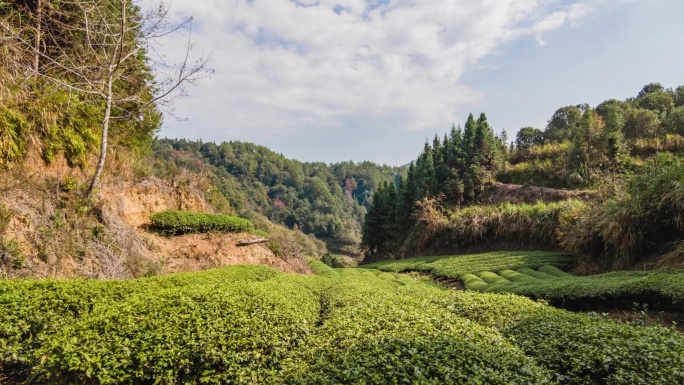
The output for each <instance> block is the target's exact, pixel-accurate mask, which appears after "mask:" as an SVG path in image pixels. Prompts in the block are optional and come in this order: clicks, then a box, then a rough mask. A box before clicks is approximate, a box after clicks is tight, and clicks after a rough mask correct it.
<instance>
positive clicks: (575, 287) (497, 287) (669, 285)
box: [465, 266, 684, 311]
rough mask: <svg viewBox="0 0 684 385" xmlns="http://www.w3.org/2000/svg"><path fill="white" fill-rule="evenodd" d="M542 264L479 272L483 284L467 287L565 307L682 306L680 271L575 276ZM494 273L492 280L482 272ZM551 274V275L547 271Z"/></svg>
mask: <svg viewBox="0 0 684 385" xmlns="http://www.w3.org/2000/svg"><path fill="white" fill-rule="evenodd" d="M553 269H554V268H553V267H552V266H543V267H542V268H540V269H539V270H538V271H535V270H525V269H518V271H517V272H515V271H510V270H509V271H506V270H504V271H500V272H499V274H498V275H497V274H496V273H494V272H482V273H480V274H479V276H480V278H482V280H483V281H485V285H481V284H478V283H475V282H471V283H474V284H475V286H473V287H470V285H469V283H468V282H465V286H466V288H467V289H471V290H477V291H484V292H493V293H515V294H518V295H523V296H526V297H530V298H533V299H539V298H541V299H544V300H547V301H549V302H550V303H551V304H553V305H555V306H559V307H563V308H567V309H596V308H598V309H601V308H602V307H611V308H617V309H630V308H631V307H633V306H634V304H635V303H638V304H647V305H648V308H650V309H657V310H674V311H681V309H682V308H684V273H682V272H644V271H641V272H638V271H636V272H634V271H616V272H612V273H607V274H601V275H592V276H587V277H575V276H572V275H569V274H567V273H564V272H563V271H558V270H556V271H554V270H553ZM485 273H486V274H487V275H488V276H490V277H491V276H492V275H494V276H497V277H498V278H499V279H498V280H496V281H492V280H487V279H485V278H484V277H483V276H482V274H485ZM549 273H551V274H549Z"/></svg>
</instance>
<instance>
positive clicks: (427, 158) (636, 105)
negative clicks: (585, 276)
mask: <svg viewBox="0 0 684 385" xmlns="http://www.w3.org/2000/svg"><path fill="white" fill-rule="evenodd" d="M683 154H684V86H679V87H677V88H676V89H669V88H665V87H663V86H662V85H660V84H658V83H651V84H648V85H645V86H644V87H643V88H642V89H641V91H640V92H639V93H638V95H637V96H636V97H633V98H628V99H626V100H624V101H619V100H614V99H611V100H607V101H604V102H602V103H600V104H599V105H598V106H596V107H595V108H592V107H590V106H588V105H586V104H581V105H575V106H566V107H562V108H559V109H558V110H557V111H556V112H555V113H554V114H553V116H552V117H551V118H550V119H549V121H548V124H547V126H546V128H545V129H544V130H541V129H537V128H532V127H524V128H522V129H520V130H519V131H518V133H517V135H516V137H515V141H514V142H512V143H510V145H508V146H507V145H506V144H505V135H502V137H496V136H495V135H494V131H493V129H492V128H491V127H489V126H488V124H487V123H486V117H485V116H484V114H482V115H481V116H480V118H479V119H478V120H477V121H475V120H474V119H473V117H472V116H470V117H469V118H468V121H467V122H466V125H465V129H464V130H461V129H460V127H459V128H458V129H452V130H451V132H450V133H449V134H447V135H445V136H444V139H439V138H438V137H435V139H434V141H433V143H432V144H430V143H426V144H425V147H424V149H423V151H422V153H421V154H420V155H419V156H418V159H417V160H416V162H415V163H412V164H411V165H410V166H409V170H408V174H407V177H406V178H402V179H398V180H397V182H396V183H385V184H382V185H381V186H380V187H379V189H378V190H377V191H376V192H375V194H374V195H373V200H372V202H373V203H372V205H371V206H370V207H369V209H368V215H367V216H366V221H365V224H364V231H363V244H362V247H363V248H364V250H365V251H366V261H373V260H378V259H394V258H402V257H406V256H410V255H429V254H430V253H432V254H435V253H436V254H444V253H447V254H448V253H455V252H462V251H467V250H470V249H497V248H502V247H504V248H518V249H521V248H522V249H529V248H545V249H551V250H563V251H567V252H571V253H573V254H576V255H581V256H585V257H586V258H587V259H586V260H585V261H587V266H590V267H589V268H591V269H603V270H605V269H608V268H618V267H621V268H626V267H630V266H633V265H634V264H636V263H642V264H646V265H649V266H651V267H657V266H679V265H681V264H682V262H681V261H682V257H684V225H683V223H684V221H683V218H682V212H684V206H683V203H682V202H684V174H683V173H684V163H683V161H682V155H683ZM497 182H505V183H517V184H524V185H525V186H542V187H547V188H555V189H559V190H549V189H546V190H545V189H539V188H537V190H535V191H553V194H550V195H556V196H561V197H562V196H566V197H568V198H571V197H576V196H580V195H584V196H591V197H593V198H592V199H583V200H578V199H576V198H575V199H560V201H557V199H556V200H554V201H548V200H547V201H544V198H543V197H541V196H539V197H537V198H534V197H528V200H529V202H527V203H521V204H511V203H508V202H494V204H492V203H491V202H489V203H484V202H483V197H484V196H485V195H486V193H487V191H488V190H490V189H492V188H495V186H496V183H497ZM525 186H523V187H525ZM573 189H584V192H579V193H574V194H573V193H568V190H573ZM535 202H536V203H535Z"/></svg>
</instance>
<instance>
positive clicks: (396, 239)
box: [362, 113, 507, 259]
mask: <svg viewBox="0 0 684 385" xmlns="http://www.w3.org/2000/svg"><path fill="white" fill-rule="evenodd" d="M506 151H507V147H506V144H505V143H504V140H502V139H501V138H499V137H497V136H496V135H495V134H494V131H493V130H492V128H491V127H490V126H489V123H488V122H487V117H486V116H485V114H484V113H483V114H481V115H480V117H479V118H478V119H477V121H476V120H475V119H474V118H473V115H472V114H471V115H470V116H469V117H468V120H467V122H466V124H465V129H464V130H461V128H460V127H459V128H458V129H456V127H452V129H451V132H450V133H449V135H445V136H444V139H443V140H440V139H439V137H438V136H435V138H434V140H433V143H432V145H430V144H429V143H427V142H426V143H425V146H424V148H423V152H422V153H421V154H420V155H419V157H418V160H417V161H416V163H415V165H414V164H413V163H411V165H410V166H409V170H408V174H407V176H406V178H400V179H398V180H397V182H396V184H395V183H385V184H383V185H381V186H380V188H378V190H377V191H376V192H375V194H374V195H373V204H372V205H371V206H370V208H369V209H368V215H367V216H366V221H365V223H364V227H363V241H362V246H363V247H364V249H365V251H366V257H367V258H369V259H375V258H382V257H385V256H387V255H393V254H405V253H406V252H407V250H408V249H410V247H411V234H412V232H413V231H414V229H415V228H414V222H415V221H414V215H415V213H416V212H417V211H419V209H420V207H421V201H423V202H424V200H429V199H437V200H439V201H440V202H443V203H444V204H445V205H449V206H450V207H454V206H455V207H460V205H462V204H469V203H472V202H473V201H474V200H475V198H477V197H478V196H479V195H480V194H481V193H482V192H483V191H485V190H486V189H487V188H488V187H491V186H493V185H494V183H495V178H494V177H495V175H496V172H497V170H499V169H500V168H501V167H502V166H503V162H504V159H505V155H506Z"/></svg>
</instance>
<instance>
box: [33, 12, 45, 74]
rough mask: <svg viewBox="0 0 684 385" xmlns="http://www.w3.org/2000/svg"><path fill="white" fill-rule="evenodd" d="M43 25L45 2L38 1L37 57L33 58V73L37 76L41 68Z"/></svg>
mask: <svg viewBox="0 0 684 385" xmlns="http://www.w3.org/2000/svg"><path fill="white" fill-rule="evenodd" d="M42 25H43V1H42V0H36V36H35V42H34V44H35V56H34V57H33V71H34V73H35V74H36V75H37V74H38V67H39V66H40V39H41V34H42V28H43V27H42Z"/></svg>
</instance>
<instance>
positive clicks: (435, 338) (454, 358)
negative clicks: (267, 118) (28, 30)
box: [0, 262, 684, 384]
mask: <svg viewBox="0 0 684 385" xmlns="http://www.w3.org/2000/svg"><path fill="white" fill-rule="evenodd" d="M311 265H312V268H313V269H314V270H315V271H316V273H317V274H316V275H311V276H305V275H286V274H282V273H279V272H277V271H275V270H272V269H269V268H266V267H261V266H237V267H230V268H224V269H219V270H213V271H208V272H201V273H184V274H177V275H170V276H165V277H155V278H145V279H137V280H127V281H79V280H74V281H35V280H24V281H0V383H3V384H18V383H24V382H34V383H54V384H75V383H79V384H114V383H124V384H153V383H157V384H200V383H203V384H204V383H208V384H211V383H216V384H219V383H221V384H225V383H237V384H325V383H354V384H356V383H365V384H399V383H417V384H436V383H450V384H597V383H610V384H639V383H642V384H675V383H684V336H683V335H682V334H680V333H678V332H677V331H675V330H672V329H669V328H662V327H639V326H632V325H628V324H620V323H614V322H611V321H607V320H605V319H602V318H599V317H593V316H587V315H581V314H573V313H569V312H566V311H564V310H559V309H555V308H553V307H550V306H548V305H545V304H542V303H538V302H534V301H532V300H529V299H527V298H524V297H520V296H515V295H511V294H488V293H484V294H483V293H475V292H471V291H460V292H454V291H448V290H443V289H441V288H439V287H436V286H434V285H430V284H426V283H424V281H422V280H416V279H414V278H411V277H409V276H406V275H398V274H395V273H390V272H381V271H379V270H367V269H336V270H334V269H330V268H328V267H326V266H325V265H323V264H321V263H320V262H311ZM516 266H517V265H516ZM516 266H514V267H516ZM530 266H532V267H533V265H529V264H528V265H525V267H528V268H531V267H530Z"/></svg>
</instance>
